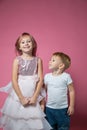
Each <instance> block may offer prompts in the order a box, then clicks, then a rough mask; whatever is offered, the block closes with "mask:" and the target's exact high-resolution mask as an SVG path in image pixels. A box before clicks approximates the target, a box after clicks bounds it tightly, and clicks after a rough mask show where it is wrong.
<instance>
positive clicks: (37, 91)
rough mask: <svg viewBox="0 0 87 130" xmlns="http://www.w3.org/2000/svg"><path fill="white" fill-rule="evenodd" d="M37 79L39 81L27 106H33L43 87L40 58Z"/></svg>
mask: <svg viewBox="0 0 87 130" xmlns="http://www.w3.org/2000/svg"><path fill="white" fill-rule="evenodd" d="M38 77H39V81H38V83H37V86H36V89H35V93H34V95H33V97H32V98H31V100H30V102H29V104H35V102H36V100H37V98H38V95H39V93H40V90H41V87H42V86H43V65H42V60H41V59H40V58H39V59H38Z"/></svg>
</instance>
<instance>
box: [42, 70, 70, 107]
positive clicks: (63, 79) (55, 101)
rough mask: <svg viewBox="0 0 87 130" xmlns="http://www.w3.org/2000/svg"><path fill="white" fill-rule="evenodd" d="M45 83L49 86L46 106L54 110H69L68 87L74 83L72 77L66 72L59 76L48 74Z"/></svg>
mask: <svg viewBox="0 0 87 130" xmlns="http://www.w3.org/2000/svg"><path fill="white" fill-rule="evenodd" d="M44 83H45V85H46V86H47V103H46V106H47V107H50V108H54V109H61V108H67V107H68V96H67V90H68V88H67V86H68V85H69V84H71V83H72V79H71V76H70V75H69V74H68V73H66V72H64V73H62V74H61V75H57V76H53V75H52V73H48V74H46V75H45V77H44Z"/></svg>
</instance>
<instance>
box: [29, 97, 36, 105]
mask: <svg viewBox="0 0 87 130" xmlns="http://www.w3.org/2000/svg"><path fill="white" fill-rule="evenodd" d="M36 101H37V99H36V98H35V97H34V96H33V97H31V98H29V104H30V105H35V104H36Z"/></svg>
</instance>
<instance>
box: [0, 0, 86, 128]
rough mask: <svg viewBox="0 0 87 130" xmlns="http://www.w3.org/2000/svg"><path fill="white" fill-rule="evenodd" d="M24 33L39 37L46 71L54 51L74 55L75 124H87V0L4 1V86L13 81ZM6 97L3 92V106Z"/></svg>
mask: <svg viewBox="0 0 87 130" xmlns="http://www.w3.org/2000/svg"><path fill="white" fill-rule="evenodd" d="M22 32H29V33H30V34H32V35H33V36H34V38H35V39H36V41H37V43H38V50H37V56H40V57H41V58H42V59H43V65H44V74H45V73H46V72H48V71H49V70H48V61H49V59H50V57H51V54H52V53H53V52H55V51H62V52H64V53H67V54H68V55H69V56H70V57H71V59H72V65H71V67H70V68H69V69H68V72H69V73H70V74H71V75H72V78H73V80H74V86H75V91H76V104H75V105H76V106H75V114H74V115H73V116H72V126H73V125H76V126H78V125H79V126H81V127H80V128H82V129H83V128H85V127H87V126H86V121H87V78H86V77H87V76H86V74H87V69H86V67H87V58H86V55H87V53H86V52H87V36H86V35H87V1H86V0H0V60H1V62H0V87H1V86H4V85H6V84H7V83H8V82H9V81H10V80H11V68H12V61H13V58H14V57H15V50H14V44H15V41H16V39H17V37H18V36H19V35H20V34H21V33H22ZM5 98H6V95H5V94H1V93H0V107H1V106H2V104H3V101H4V99H5ZM80 119H81V121H80ZM79 121H80V122H79ZM74 130H75V129H74ZM76 130H77V129H76Z"/></svg>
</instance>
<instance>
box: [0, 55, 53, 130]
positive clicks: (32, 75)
mask: <svg viewBox="0 0 87 130" xmlns="http://www.w3.org/2000/svg"><path fill="white" fill-rule="evenodd" d="M17 59H18V62H19V72H18V73H19V77H18V84H19V87H20V90H21V91H22V94H23V95H24V96H25V97H32V95H33V93H34V91H35V88H36V83H37V81H38V80H39V79H38V76H37V73H36V72H37V60H38V58H37V57H34V58H33V59H31V60H24V59H23V58H21V56H18V57H17ZM10 86H11V85H10ZM1 113H2V117H0V128H3V129H4V130H50V129H51V126H50V125H49V123H48V122H47V120H46V119H45V114H44V113H43V111H42V109H41V107H40V105H39V101H38V100H37V103H36V104H35V105H34V106H33V105H29V106H26V107H24V106H23V105H22V104H21V103H20V100H19V98H18V96H17V95H16V93H15V91H14V89H13V88H12V87H10V92H9V96H8V97H7V99H6V101H5V103H4V106H3V108H2V109H1Z"/></svg>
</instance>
